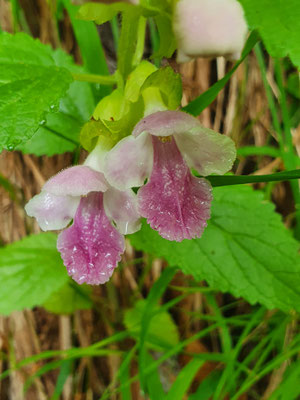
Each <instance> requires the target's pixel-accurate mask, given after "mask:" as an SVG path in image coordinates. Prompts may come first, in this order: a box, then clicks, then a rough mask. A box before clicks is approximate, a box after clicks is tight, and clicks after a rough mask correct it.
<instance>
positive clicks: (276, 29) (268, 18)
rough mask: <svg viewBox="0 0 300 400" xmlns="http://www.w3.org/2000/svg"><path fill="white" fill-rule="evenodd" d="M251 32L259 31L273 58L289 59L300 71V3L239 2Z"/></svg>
mask: <svg viewBox="0 0 300 400" xmlns="http://www.w3.org/2000/svg"><path fill="white" fill-rule="evenodd" d="M239 1H240V3H241V4H242V6H243V8H244V10H245V14H246V19H247V21H248V24H249V26H250V28H252V29H257V30H258V31H259V33H260V35H261V37H262V40H263V42H264V44H265V46H266V48H267V50H268V52H269V53H270V54H271V56H273V57H285V56H289V57H290V59H291V60H292V62H293V63H294V64H295V65H296V66H297V67H298V68H300V46H299V37H300V7H299V0H288V1H284V0H239Z"/></svg>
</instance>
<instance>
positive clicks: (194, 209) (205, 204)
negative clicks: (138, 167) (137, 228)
mask: <svg viewBox="0 0 300 400" xmlns="http://www.w3.org/2000/svg"><path fill="white" fill-rule="evenodd" d="M152 140H153V146H154V165H153V170H152V175H151V177H150V180H149V182H148V183H147V184H146V185H145V186H143V187H142V188H141V189H140V190H139V192H138V201H139V211H140V213H141V215H142V216H143V217H145V218H147V220H148V223H149V224H150V226H151V228H153V229H155V230H157V231H158V232H159V234H160V235H161V236H162V237H163V238H165V239H168V240H176V241H178V242H180V241H182V240H183V239H192V238H195V237H200V236H201V234H202V232H203V230H204V228H205V227H206V225H207V223H206V221H207V220H208V219H209V217H210V205H211V200H212V194H211V186H210V183H209V182H208V181H206V180H205V179H199V178H196V177H194V176H192V175H191V173H190V171H189V168H188V166H187V164H186V163H185V161H184V160H183V158H182V156H181V154H180V152H179V150H178V148H177V146H176V143H175V140H174V139H172V140H171V141H168V142H165V143H163V142H162V141H160V140H159V139H158V138H155V137H153V139H152Z"/></svg>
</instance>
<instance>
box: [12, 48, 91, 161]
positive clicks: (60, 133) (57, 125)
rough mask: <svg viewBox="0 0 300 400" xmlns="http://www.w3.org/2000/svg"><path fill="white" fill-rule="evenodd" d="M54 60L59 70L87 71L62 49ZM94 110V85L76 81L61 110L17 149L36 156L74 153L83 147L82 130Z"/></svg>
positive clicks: (49, 115) (70, 88) (53, 113)
mask: <svg viewBox="0 0 300 400" xmlns="http://www.w3.org/2000/svg"><path fill="white" fill-rule="evenodd" d="M52 57H53V59H54V61H55V64H56V65H57V66H59V67H65V68H67V69H68V70H69V71H71V72H74V73H84V72H85V70H84V69H83V68H82V67H80V66H78V65H76V64H75V63H74V60H73V58H72V57H71V56H69V55H68V54H66V53H65V52H63V51H62V50H55V51H52ZM94 107H95V104H94V97H93V93H92V89H91V86H90V84H88V83H87V82H72V83H71V85H70V87H69V89H68V91H67V93H66V95H65V96H64V97H63V98H62V99H61V101H60V105H59V111H58V112H52V113H49V114H47V115H46V117H45V125H43V126H41V127H40V128H39V129H38V131H37V132H36V133H35V134H34V136H33V137H32V138H31V139H30V140H29V141H27V142H26V143H23V144H21V145H19V146H17V150H21V151H22V152H23V153H27V154H35V155H36V156H41V155H47V156H52V155H54V154H63V153H65V152H67V151H74V150H75V148H76V147H77V146H78V145H79V134H80V130H81V128H82V126H83V124H84V123H85V122H86V121H88V120H89V119H90V116H91V114H92V112H93V109H94Z"/></svg>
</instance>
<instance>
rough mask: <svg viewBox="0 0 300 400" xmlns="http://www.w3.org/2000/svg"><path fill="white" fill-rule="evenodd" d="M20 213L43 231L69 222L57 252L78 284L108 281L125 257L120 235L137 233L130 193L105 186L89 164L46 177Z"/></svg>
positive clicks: (59, 237)
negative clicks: (44, 181) (33, 220)
mask: <svg viewBox="0 0 300 400" xmlns="http://www.w3.org/2000/svg"><path fill="white" fill-rule="evenodd" d="M91 155H92V153H91ZM92 158H93V155H92ZM88 160H90V159H89V158H88V159H87V161H88ZM25 210H26V212H27V214H28V215H29V216H32V217H35V218H36V219H37V221H38V223H39V225H40V227H41V229H43V230H53V229H54V230H56V229H63V228H66V227H67V225H68V224H69V223H70V222H71V221H72V219H73V224H72V225H71V226H70V227H68V228H67V229H65V230H63V231H62V232H61V233H60V234H59V236H58V240H57V248H58V250H59V251H60V253H61V257H62V259H63V261H64V264H65V266H66V268H67V271H68V273H69V275H71V276H72V278H73V279H74V280H75V281H76V282H78V283H79V284H81V283H83V282H86V283H89V284H91V285H98V284H101V283H105V282H106V281H108V280H109V278H110V277H111V275H112V273H113V270H114V268H115V267H116V266H117V264H118V262H119V261H120V259H121V254H122V253H123V252H124V248H125V243H124V237H123V234H128V233H133V232H136V231H137V230H138V229H139V228H140V223H139V215H138V212H137V206H136V196H135V194H134V193H133V192H132V191H131V190H126V191H119V190H117V189H115V188H112V187H110V185H109V184H108V183H107V181H106V179H105V178H104V175H103V174H102V172H99V171H96V170H94V169H93V168H91V167H90V166H88V165H80V166H74V167H70V168H67V169H65V170H63V171H61V172H59V173H58V174H57V175H55V176H53V177H52V178H50V179H49V180H48V181H47V182H46V183H45V185H44V186H43V188H42V191H41V193H40V194H38V195H36V196H35V197H33V198H32V199H31V200H30V201H29V202H28V203H27V205H26V206H25ZM112 221H113V223H114V224H113V223H112Z"/></svg>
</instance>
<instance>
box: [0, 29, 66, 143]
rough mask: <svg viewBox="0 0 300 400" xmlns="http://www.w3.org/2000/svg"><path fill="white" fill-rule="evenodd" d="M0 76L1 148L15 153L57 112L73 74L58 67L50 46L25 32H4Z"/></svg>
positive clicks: (1, 45) (0, 54)
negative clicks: (13, 33) (47, 115)
mask: <svg viewBox="0 0 300 400" xmlns="http://www.w3.org/2000/svg"><path fill="white" fill-rule="evenodd" d="M0 77H1V78H0V146H1V147H4V148H7V149H9V150H12V149H13V148H14V147H15V146H16V145H18V144H20V143H24V142H26V141H28V140H29V139H30V138H31V137H32V136H33V134H34V133H35V132H36V131H37V129H38V128H39V126H40V124H41V123H43V121H44V120H45V115H46V113H47V112H51V111H53V110H55V108H56V107H57V106H58V102H59V100H60V99H61V98H62V97H63V96H64V94H65V93H66V91H67V89H68V87H69V85H70V83H71V82H72V75H71V74H70V72H69V71H67V70H66V69H65V68H60V67H57V66H56V65H55V62H54V59H53V57H52V55H51V48H50V47H49V46H46V45H43V44H42V43H40V42H39V41H38V40H35V39H32V38H31V37H30V36H28V35H26V34H23V33H18V34H16V35H10V34H7V33H2V34H1V35H0Z"/></svg>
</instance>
